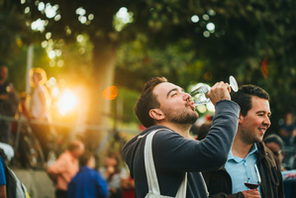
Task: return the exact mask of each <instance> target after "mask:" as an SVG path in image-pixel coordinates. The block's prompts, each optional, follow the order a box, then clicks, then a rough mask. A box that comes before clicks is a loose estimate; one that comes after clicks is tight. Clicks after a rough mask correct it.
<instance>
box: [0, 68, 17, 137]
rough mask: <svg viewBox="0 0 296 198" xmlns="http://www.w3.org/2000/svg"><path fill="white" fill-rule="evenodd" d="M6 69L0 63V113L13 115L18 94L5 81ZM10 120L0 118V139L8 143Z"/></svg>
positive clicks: (10, 84)
mask: <svg viewBox="0 0 296 198" xmlns="http://www.w3.org/2000/svg"><path fill="white" fill-rule="evenodd" d="M7 76H8V69H7V67H6V66H4V65H0V115H1V116H9V117H13V116H14V115H15V113H16V112H17V108H18V96H17V93H16V92H15V90H14V87H13V85H12V83H9V82H8V81H7ZM10 125H11V123H10V121H7V120H5V119H3V118H0V141H1V142H5V143H9V137H10Z"/></svg>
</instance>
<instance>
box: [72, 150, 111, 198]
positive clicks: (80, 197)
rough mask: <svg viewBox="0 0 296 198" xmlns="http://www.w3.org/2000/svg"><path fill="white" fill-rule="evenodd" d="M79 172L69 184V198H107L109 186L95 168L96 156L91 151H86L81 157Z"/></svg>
mask: <svg viewBox="0 0 296 198" xmlns="http://www.w3.org/2000/svg"><path fill="white" fill-rule="evenodd" d="M79 163H80V167H81V168H80V169H79V172H78V173H77V174H76V175H75V176H74V177H73V178H72V180H71V182H70V183H69V184H68V193H67V196H68V198H105V197H107V196H108V186H107V183H106V181H105V180H104V179H103V177H102V176H101V175H100V173H99V172H98V171H96V170H94V167H95V158H94V155H93V154H92V153H91V152H90V151H85V152H84V154H83V155H82V156H81V157H80V159H79Z"/></svg>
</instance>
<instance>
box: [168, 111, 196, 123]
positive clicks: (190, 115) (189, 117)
mask: <svg viewBox="0 0 296 198" xmlns="http://www.w3.org/2000/svg"><path fill="white" fill-rule="evenodd" d="M166 116H167V118H168V120H169V121H171V122H174V123H177V124H194V123H195V122H196V120H197V118H198V114H197V113H196V112H186V111H183V112H182V113H180V114H177V115H176V114H175V113H169V114H166Z"/></svg>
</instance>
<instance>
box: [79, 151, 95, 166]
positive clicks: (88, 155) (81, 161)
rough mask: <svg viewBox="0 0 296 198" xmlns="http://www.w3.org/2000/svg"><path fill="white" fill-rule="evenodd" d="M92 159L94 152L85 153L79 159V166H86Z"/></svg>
mask: <svg viewBox="0 0 296 198" xmlns="http://www.w3.org/2000/svg"><path fill="white" fill-rule="evenodd" d="M91 157H94V154H93V153H92V152H90V151H88V150H86V151H84V153H83V154H82V155H81V156H80V157H79V166H80V167H82V166H86V165H87V162H88V161H89V160H90V158H91Z"/></svg>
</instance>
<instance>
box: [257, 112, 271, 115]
mask: <svg viewBox="0 0 296 198" xmlns="http://www.w3.org/2000/svg"><path fill="white" fill-rule="evenodd" d="M256 113H266V114H268V115H269V116H271V112H266V111H257V112H256Z"/></svg>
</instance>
